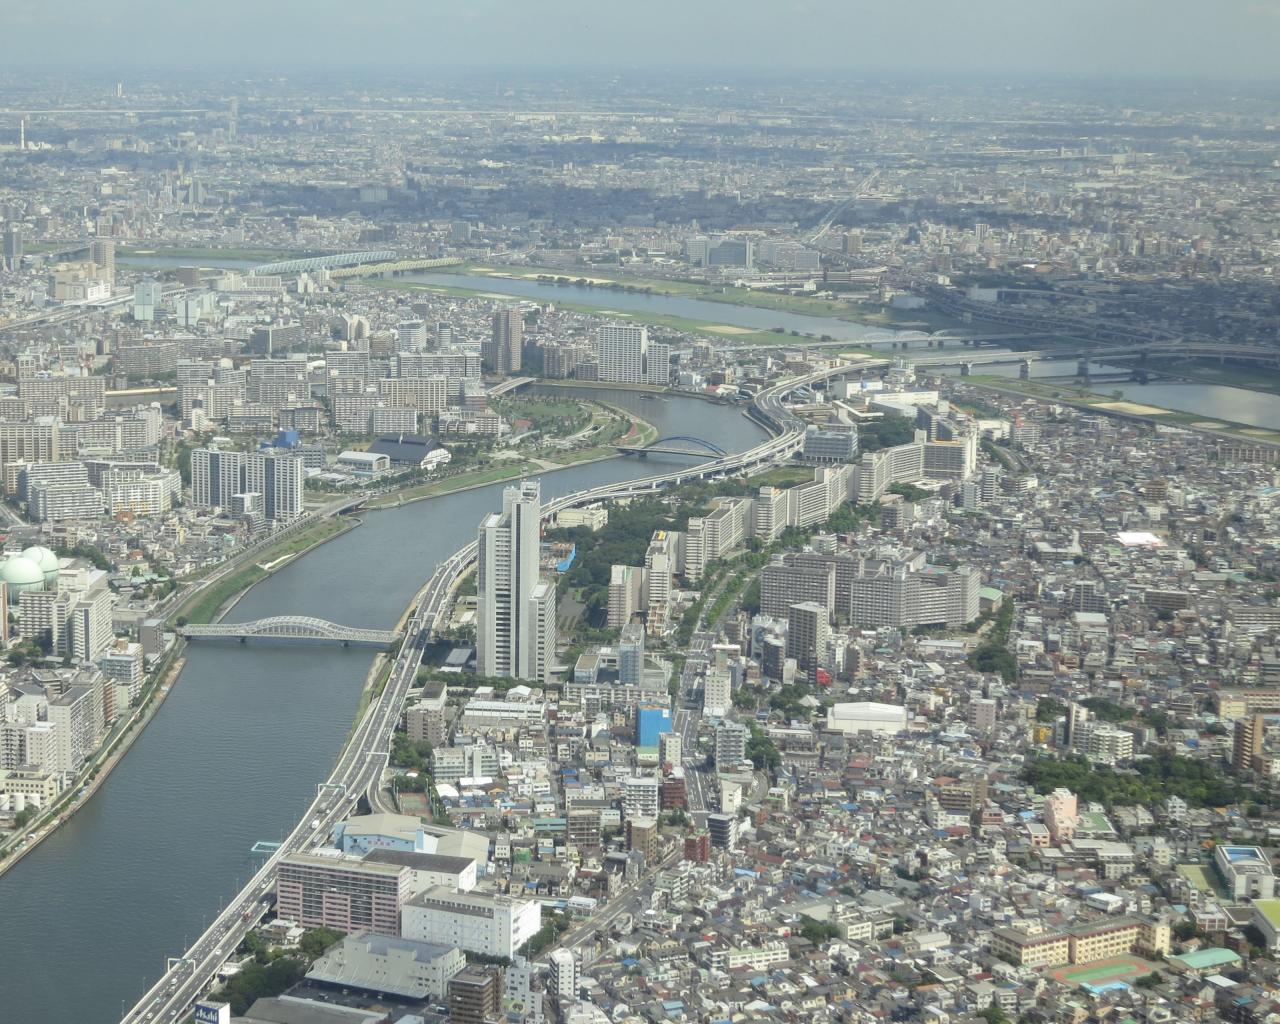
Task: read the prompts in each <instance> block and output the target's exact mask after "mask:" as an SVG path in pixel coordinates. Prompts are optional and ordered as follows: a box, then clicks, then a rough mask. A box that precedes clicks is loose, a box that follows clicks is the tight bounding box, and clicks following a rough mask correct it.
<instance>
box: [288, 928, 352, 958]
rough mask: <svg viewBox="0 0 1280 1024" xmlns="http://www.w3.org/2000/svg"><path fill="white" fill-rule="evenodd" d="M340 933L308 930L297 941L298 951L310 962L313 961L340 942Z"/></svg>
mask: <svg viewBox="0 0 1280 1024" xmlns="http://www.w3.org/2000/svg"><path fill="white" fill-rule="evenodd" d="M342 936H343V933H342V932H339V931H334V930H333V929H332V928H308V929H307V930H306V931H305V932H303V933H302V938H300V939H299V940H298V950H299V951H300V952H301V953H302V954H303V955H304V956H306V957H307V958H308V959H310V960H315V959H317V958H318V957H320V956H322V955H323V954H324V951H325V950H326V949H328V948H329V947H330V946H332V945H333V944H334V943H335V942H339V941H341V939H342Z"/></svg>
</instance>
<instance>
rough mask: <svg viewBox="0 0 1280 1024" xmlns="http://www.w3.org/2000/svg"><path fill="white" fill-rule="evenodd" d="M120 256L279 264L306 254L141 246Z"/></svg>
mask: <svg viewBox="0 0 1280 1024" xmlns="http://www.w3.org/2000/svg"><path fill="white" fill-rule="evenodd" d="M118 254H119V255H120V256H127V257H129V258H131V259H133V258H137V257H146V256H160V257H163V258H165V259H174V260H256V261H257V262H259V263H277V262H279V261H280V260H294V259H301V258H302V257H303V256H304V255H306V254H305V253H301V252H297V251H294V250H285V249H217V248H203V247H192V246H185V247H184V246H174V247H169V246H156V247H154V248H152V247H150V246H145V245H139V246H135V247H131V248H128V249H120V250H118Z"/></svg>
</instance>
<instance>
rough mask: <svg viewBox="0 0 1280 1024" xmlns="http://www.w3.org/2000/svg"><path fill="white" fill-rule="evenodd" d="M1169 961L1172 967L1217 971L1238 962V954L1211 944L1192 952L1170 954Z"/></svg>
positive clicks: (1198, 971) (1197, 971) (1194, 970)
mask: <svg viewBox="0 0 1280 1024" xmlns="http://www.w3.org/2000/svg"><path fill="white" fill-rule="evenodd" d="M1169 963H1170V965H1171V966H1173V967H1180V968H1182V969H1183V970H1185V971H1192V972H1195V973H1197V974H1198V973H1200V972H1202V971H1204V972H1209V971H1213V972H1217V971H1220V970H1222V968H1224V967H1234V966H1235V965H1236V964H1238V963H1240V954H1239V953H1237V952H1235V951H1234V950H1231V949H1223V948H1222V947H1221V946H1211V947H1210V948H1208V949H1197V950H1196V951H1195V952H1194V953H1183V954H1182V955H1181V956H1171V957H1169Z"/></svg>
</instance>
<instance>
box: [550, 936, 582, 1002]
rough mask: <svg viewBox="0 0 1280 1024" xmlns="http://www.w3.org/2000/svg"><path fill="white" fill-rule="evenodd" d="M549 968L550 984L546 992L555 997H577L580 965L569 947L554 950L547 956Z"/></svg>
mask: <svg viewBox="0 0 1280 1024" xmlns="http://www.w3.org/2000/svg"><path fill="white" fill-rule="evenodd" d="M548 961H549V964H548V966H549V968H550V984H549V986H548V989H547V990H548V992H549V994H550V995H551V996H552V997H553V998H557V999H577V998H578V984H579V982H580V981H581V977H582V975H581V967H580V965H579V963H578V957H577V955H576V954H575V953H574V952H573V950H571V949H565V948H563V947H561V948H560V949H557V950H554V951H553V952H552V954H551V956H550V957H548Z"/></svg>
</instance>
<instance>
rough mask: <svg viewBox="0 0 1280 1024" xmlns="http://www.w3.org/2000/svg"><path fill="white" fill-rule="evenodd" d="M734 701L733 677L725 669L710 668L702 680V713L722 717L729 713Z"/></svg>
mask: <svg viewBox="0 0 1280 1024" xmlns="http://www.w3.org/2000/svg"><path fill="white" fill-rule="evenodd" d="M732 702H733V677H732V676H731V675H729V673H728V671H727V670H725V669H720V668H713V669H709V670H708V671H707V674H706V677H705V678H704V679H703V681H702V713H703V714H704V715H706V716H707V717H708V718H720V717H722V716H724V715H727V714H728V713H729V708H730V706H731V705H732Z"/></svg>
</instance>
